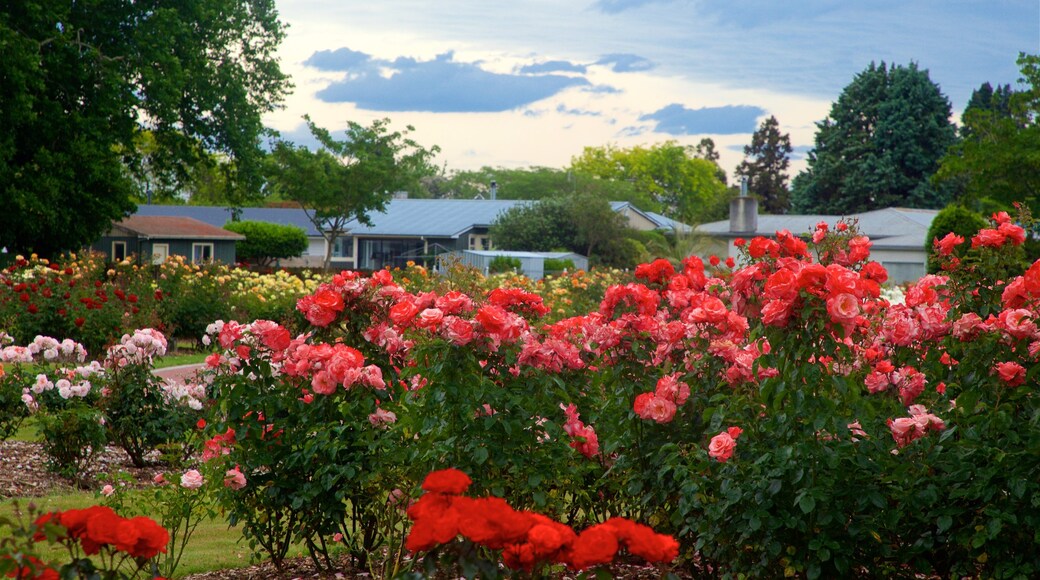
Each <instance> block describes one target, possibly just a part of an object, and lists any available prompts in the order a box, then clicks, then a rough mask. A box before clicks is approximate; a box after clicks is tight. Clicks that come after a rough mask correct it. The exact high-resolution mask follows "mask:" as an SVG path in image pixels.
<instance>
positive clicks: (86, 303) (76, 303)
mask: <svg viewBox="0 0 1040 580" xmlns="http://www.w3.org/2000/svg"><path fill="white" fill-rule="evenodd" d="M0 282H2V284H3V286H0V328H3V329H4V330H5V331H6V332H7V333H8V334H9V335H11V337H13V338H14V340H15V342H16V343H17V344H28V343H29V342H31V341H32V340H33V339H34V338H35V337H36V336H38V335H44V336H60V337H62V338H70V339H72V340H74V341H76V342H79V343H81V344H83V345H84V346H85V347H86V348H87V350H88V351H89V352H91V353H101V352H103V351H104V349H105V347H107V346H108V345H109V344H112V343H113V342H114V341H116V340H118V338H119V337H120V336H121V335H122V334H123V332H125V330H126V329H127V328H128V327H132V326H151V325H152V324H154V323H155V322H156V320H155V312H154V307H153V304H154V302H153V300H154V297H153V293H152V290H151V280H150V279H149V278H148V277H147V272H146V270H144V269H141V268H139V267H138V266H136V265H133V264H130V263H129V262H125V263H121V264H116V265H114V266H113V267H112V268H108V269H106V265H105V261H104V258H103V256H101V255H97V254H88V255H84V256H80V257H77V256H76V255H74V254H70V255H68V256H63V257H61V258H60V261H48V260H45V259H40V258H39V257H37V256H36V255H35V254H34V255H31V256H30V257H29V258H28V259H26V258H25V257H23V256H17V257H16V258H15V263H14V264H12V265H11V266H10V267H8V268H7V269H6V270H5V271H3V272H0Z"/></svg>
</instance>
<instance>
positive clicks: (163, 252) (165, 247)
mask: <svg viewBox="0 0 1040 580" xmlns="http://www.w3.org/2000/svg"><path fill="white" fill-rule="evenodd" d="M169 257H170V244H153V245H152V263H153V264H162V263H163V262H165V261H166V258H169Z"/></svg>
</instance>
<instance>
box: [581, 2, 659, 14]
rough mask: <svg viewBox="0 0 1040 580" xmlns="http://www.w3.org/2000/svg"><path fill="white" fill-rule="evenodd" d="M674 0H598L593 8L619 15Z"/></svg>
mask: <svg viewBox="0 0 1040 580" xmlns="http://www.w3.org/2000/svg"><path fill="white" fill-rule="evenodd" d="M670 1H672V0H597V1H596V2H595V3H594V4H593V5H592V7H593V8H594V9H596V10H599V11H600V12H605V13H607V14H617V13H619V12H624V11H625V10H631V9H633V8H641V7H643V6H646V5H647V4H656V3H664V2H670Z"/></svg>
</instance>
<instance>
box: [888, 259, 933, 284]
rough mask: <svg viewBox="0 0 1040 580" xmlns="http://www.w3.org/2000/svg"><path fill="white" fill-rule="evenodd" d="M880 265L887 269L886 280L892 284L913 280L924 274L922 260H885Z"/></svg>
mask: <svg viewBox="0 0 1040 580" xmlns="http://www.w3.org/2000/svg"><path fill="white" fill-rule="evenodd" d="M881 265H882V266H884V267H885V270H888V281H889V282H891V283H892V284H902V283H903V282H914V281H916V280H917V279H919V278H920V277H921V276H924V274H925V271H924V264H923V263H922V262H886V261H882V262H881Z"/></svg>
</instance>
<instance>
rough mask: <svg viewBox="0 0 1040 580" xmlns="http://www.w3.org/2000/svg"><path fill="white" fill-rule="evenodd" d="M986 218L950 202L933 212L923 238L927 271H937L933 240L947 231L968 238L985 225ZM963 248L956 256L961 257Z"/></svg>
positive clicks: (939, 237) (943, 235)
mask: <svg viewBox="0 0 1040 580" xmlns="http://www.w3.org/2000/svg"><path fill="white" fill-rule="evenodd" d="M986 223H987V222H986V218H984V217H982V215H981V214H979V213H977V212H974V211H971V210H970V209H968V208H966V207H964V206H963V205H960V204H951V205H948V206H946V207H944V208H943V209H942V210H941V211H940V212H939V213H937V214H935V218H934V219H933V220H932V225H931V226H929V227H928V236H927V237H926V238H925V239H926V242H925V251H926V252H928V273H929V274H937V273H939V270H940V268H939V262H938V261H936V257H937V256H936V247H935V245H934V242H935V240H939V239H942V238H944V237H945V236H946V234H948V233H951V232H952V233H954V234H956V235H958V236H961V237H962V238H964V239H970V238H971V236H973V235H975V233H976V232H978V231H979V230H980V229H982V228H984V227H986ZM963 255H964V250H961V251H958V252H957V256H958V257H963Z"/></svg>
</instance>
